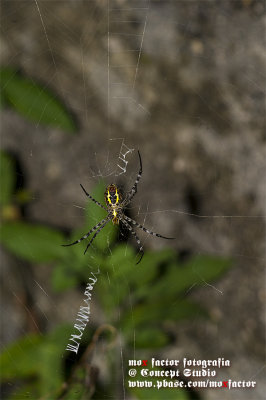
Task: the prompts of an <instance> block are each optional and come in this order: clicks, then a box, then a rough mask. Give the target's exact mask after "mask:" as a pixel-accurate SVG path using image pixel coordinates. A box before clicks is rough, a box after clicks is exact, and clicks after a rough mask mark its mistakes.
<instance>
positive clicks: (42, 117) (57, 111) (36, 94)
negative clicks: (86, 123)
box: [0, 67, 77, 133]
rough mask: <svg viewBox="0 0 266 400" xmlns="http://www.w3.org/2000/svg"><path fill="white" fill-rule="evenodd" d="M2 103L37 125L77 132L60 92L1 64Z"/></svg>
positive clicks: (0, 85) (1, 104)
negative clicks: (56, 92)
mask: <svg viewBox="0 0 266 400" xmlns="http://www.w3.org/2000/svg"><path fill="white" fill-rule="evenodd" d="M0 88H1V99H0V106H1V107H2V108H3V107H8V106H9V107H11V108H13V109H14V110H16V111H17V112H18V113H19V114H20V115H22V116H23V117H24V118H26V119H27V120H29V121H31V122H35V123H36V124H37V125H39V124H41V125H44V126H48V127H54V128H59V129H62V130H63V131H66V132H70V133H74V132H76V130H77V127H76V124H75V121H74V119H73V117H72V116H71V115H70V113H69V112H68V110H67V109H66V107H65V106H64V105H63V103H62V101H60V100H59V99H58V98H57V96H56V95H55V94H54V93H53V92H52V91H51V90H49V89H47V88H45V87H44V86H43V85H40V84H39V83H38V82H36V81H34V80H33V79H30V78H28V77H26V76H24V75H23V74H21V73H19V72H18V71H17V70H15V69H13V68H4V67H2V68H0Z"/></svg>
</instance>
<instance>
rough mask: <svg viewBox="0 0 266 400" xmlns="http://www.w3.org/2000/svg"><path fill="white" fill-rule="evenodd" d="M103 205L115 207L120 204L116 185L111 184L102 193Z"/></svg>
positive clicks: (119, 194)
mask: <svg viewBox="0 0 266 400" xmlns="http://www.w3.org/2000/svg"><path fill="white" fill-rule="evenodd" d="M104 198H105V203H106V205H107V206H108V207H110V206H111V207H113V206H117V205H118V204H120V203H121V193H120V190H119V189H118V187H117V186H116V185H114V184H113V183H112V184H111V185H109V186H107V188H106V190H105V193H104Z"/></svg>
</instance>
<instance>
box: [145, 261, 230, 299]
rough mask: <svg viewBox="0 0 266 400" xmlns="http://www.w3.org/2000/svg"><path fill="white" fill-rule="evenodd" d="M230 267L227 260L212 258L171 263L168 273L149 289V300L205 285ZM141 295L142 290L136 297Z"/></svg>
mask: <svg viewBox="0 0 266 400" xmlns="http://www.w3.org/2000/svg"><path fill="white" fill-rule="evenodd" d="M231 265H232V261H231V260H229V259H223V258H219V257H214V256H195V257H192V258H191V259H190V260H189V261H188V262H187V263H185V264H183V265H182V266H178V265H177V264H176V263H172V265H171V266H170V267H169V272H168V273H167V274H166V275H165V276H164V277H162V279H161V280H160V281H159V282H158V283H157V284H156V285H153V286H151V287H150V290H149V296H150V298H153V299H155V298H164V297H172V296H176V295H177V294H179V293H182V292H184V291H185V290H187V289H189V288H190V287H191V286H192V285H194V286H195V284H196V285H206V283H208V282H211V281H213V280H214V279H217V278H218V277H219V276H221V275H222V274H224V273H225V272H226V271H227V270H228V268H230V267H231ZM141 294H143V290H142V288H140V289H139V291H138V295H141Z"/></svg>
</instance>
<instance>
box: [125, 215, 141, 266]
mask: <svg viewBox="0 0 266 400" xmlns="http://www.w3.org/2000/svg"><path fill="white" fill-rule="evenodd" d="M124 217H125V216H124ZM121 222H122V224H124V225H125V227H126V228H127V229H128V230H129V232H131V234H132V235H133V236H134V238H135V239H136V242H137V243H138V246H139V252H140V259H139V261H138V262H137V263H136V265H138V264H139V263H140V262H141V260H142V257H143V256H144V251H143V247H142V245H141V243H140V240H139V238H138V236H137V234H136V232H135V231H134V229H133V228H132V226H131V225H129V223H128V222H127V221H126V220H125V219H123V218H122V219H121Z"/></svg>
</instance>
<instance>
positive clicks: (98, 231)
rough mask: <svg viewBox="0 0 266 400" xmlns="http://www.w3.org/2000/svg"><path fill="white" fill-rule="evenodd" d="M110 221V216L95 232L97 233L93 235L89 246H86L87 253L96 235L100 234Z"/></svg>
mask: <svg viewBox="0 0 266 400" xmlns="http://www.w3.org/2000/svg"><path fill="white" fill-rule="evenodd" d="M108 221H109V218H108V219H107V220H106V221H105V222H104V223H103V225H102V226H100V228H99V229H98V230H97V231H96V232H95V234H94V235H93V236H92V238H91V240H90V241H89V243H88V246H87V247H86V250H85V251H84V254H85V253H86V251H87V250H88V248H89V247H90V245H91V244H92V242H93V241H94V239H95V238H96V236H97V235H98V233H100V232H101V230H102V229H103V228H104V227H105V225H106V224H107V222H108Z"/></svg>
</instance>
